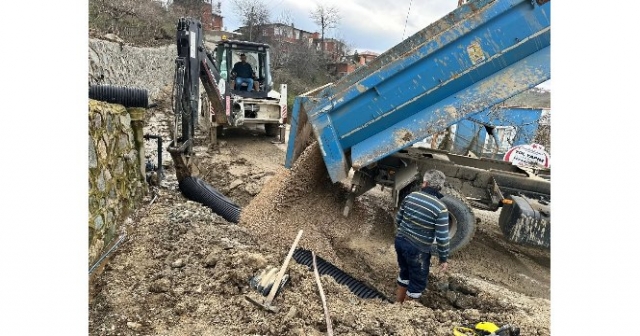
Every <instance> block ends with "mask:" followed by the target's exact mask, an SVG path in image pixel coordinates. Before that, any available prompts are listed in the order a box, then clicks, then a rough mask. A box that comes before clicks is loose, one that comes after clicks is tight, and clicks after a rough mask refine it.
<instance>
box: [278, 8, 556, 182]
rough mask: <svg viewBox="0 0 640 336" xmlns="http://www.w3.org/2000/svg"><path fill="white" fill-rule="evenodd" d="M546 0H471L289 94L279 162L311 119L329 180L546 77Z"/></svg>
mask: <svg viewBox="0 0 640 336" xmlns="http://www.w3.org/2000/svg"><path fill="white" fill-rule="evenodd" d="M550 35H551V29H550V3H549V1H530V0H527V1H525V0H476V1H470V2H469V3H467V4H465V5H463V6H461V7H459V8H457V9H456V10H454V11H453V12H451V13H449V14H448V15H446V16H445V17H443V18H442V19H440V20H438V21H436V22H435V23H433V24H431V25H429V26H428V27H426V28H424V29H422V30H421V31H419V32H418V33H416V34H415V35H413V36H411V37H409V38H408V39H406V40H405V41H404V42H402V43H400V44H398V45H396V46H395V47H393V48H391V49H390V50H388V51H386V52H385V53H383V54H382V55H380V56H379V57H377V58H376V59H375V60H374V61H372V62H371V63H369V64H367V65H366V66H364V67H361V68H359V69H358V70H356V71H354V72H353V73H350V74H348V75H346V76H344V77H343V78H342V79H341V80H340V81H338V82H336V83H333V84H331V85H328V86H326V87H323V88H321V89H319V90H316V91H314V92H312V93H310V94H308V95H306V96H300V97H298V98H297V99H296V101H295V103H294V108H293V115H292V123H291V126H292V127H291V134H290V137H289V139H293V140H290V142H289V149H288V153H287V161H286V165H287V166H288V167H290V166H291V164H292V162H293V161H295V159H296V158H297V157H298V156H299V155H300V152H301V148H303V147H304V146H301V145H300V144H299V143H297V142H298V141H305V140H306V139H301V138H299V137H298V133H299V132H301V131H302V128H303V126H304V124H305V123H306V122H307V120H308V122H309V123H310V124H311V126H312V128H313V132H314V133H315V135H316V137H317V138H318V140H319V142H320V145H321V148H322V151H323V155H324V162H325V164H326V166H327V169H328V171H329V175H330V176H331V179H332V180H333V181H334V182H337V181H340V180H342V179H343V178H345V177H347V175H348V172H349V169H350V168H354V169H356V170H357V169H360V168H362V167H365V166H367V165H369V164H371V163H374V162H376V161H377V160H379V159H381V158H383V157H385V156H388V155H390V154H392V153H395V152H397V151H399V150H401V149H403V148H405V147H407V146H410V145H411V144H413V143H415V142H417V141H420V140H422V139H424V138H425V137H427V136H428V135H430V134H434V133H436V132H439V131H442V130H444V129H445V128H446V127H448V126H450V125H452V124H454V123H456V122H457V121H459V120H461V119H463V118H465V117H467V116H470V115H473V114H475V113H479V112H481V111H483V110H485V109H487V108H489V107H491V106H493V105H495V104H497V103H500V102H502V101H504V100H505V99H507V98H509V97H512V96H514V95H516V94H518V93H521V92H523V91H525V90H527V89H529V88H531V87H534V86H536V85H538V84H540V83H542V82H544V81H546V80H548V79H549V78H550V77H551V71H550V65H549V59H550Z"/></svg>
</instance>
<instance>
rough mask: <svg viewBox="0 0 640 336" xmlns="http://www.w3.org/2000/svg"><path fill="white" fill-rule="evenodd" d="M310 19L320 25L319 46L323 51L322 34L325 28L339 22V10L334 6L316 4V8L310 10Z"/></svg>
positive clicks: (332, 26) (329, 27)
mask: <svg viewBox="0 0 640 336" xmlns="http://www.w3.org/2000/svg"><path fill="white" fill-rule="evenodd" d="M310 17H311V19H313V22H315V24H317V25H318V26H320V41H321V48H322V51H323V52H324V36H325V31H327V29H332V28H336V27H337V26H338V24H339V23H340V12H339V11H338V9H337V8H336V7H334V6H325V5H318V7H316V9H314V10H311V15H310Z"/></svg>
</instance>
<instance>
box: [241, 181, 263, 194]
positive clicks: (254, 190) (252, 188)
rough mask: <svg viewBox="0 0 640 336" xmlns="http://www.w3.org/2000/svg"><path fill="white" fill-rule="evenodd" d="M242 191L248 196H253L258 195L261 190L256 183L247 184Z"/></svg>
mask: <svg viewBox="0 0 640 336" xmlns="http://www.w3.org/2000/svg"><path fill="white" fill-rule="evenodd" d="M244 190H246V191H247V192H248V193H249V195H251V196H255V195H257V194H259V193H260V190H262V187H260V186H259V185H258V184H256V183H248V184H247V185H246V186H245V187H244Z"/></svg>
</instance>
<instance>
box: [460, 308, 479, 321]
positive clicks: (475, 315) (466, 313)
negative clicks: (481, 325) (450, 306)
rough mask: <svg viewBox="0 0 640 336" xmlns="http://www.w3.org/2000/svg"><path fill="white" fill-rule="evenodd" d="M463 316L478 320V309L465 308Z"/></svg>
mask: <svg viewBox="0 0 640 336" xmlns="http://www.w3.org/2000/svg"><path fill="white" fill-rule="evenodd" d="M463 316H464V318H466V319H467V320H469V321H479V320H480V311H479V310H477V309H467V310H465V311H464V313H463Z"/></svg>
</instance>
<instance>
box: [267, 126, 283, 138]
mask: <svg viewBox="0 0 640 336" xmlns="http://www.w3.org/2000/svg"><path fill="white" fill-rule="evenodd" d="M278 127H279V125H278V124H264V131H265V132H266V133H267V136H270V137H274V136H276V135H278Z"/></svg>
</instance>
